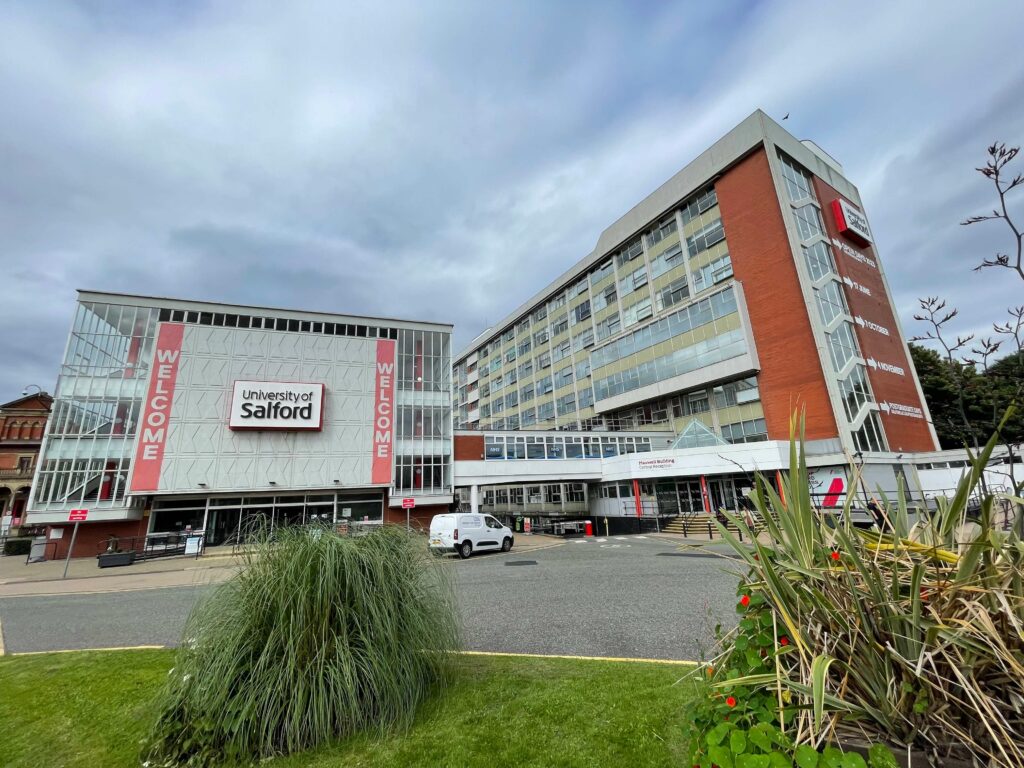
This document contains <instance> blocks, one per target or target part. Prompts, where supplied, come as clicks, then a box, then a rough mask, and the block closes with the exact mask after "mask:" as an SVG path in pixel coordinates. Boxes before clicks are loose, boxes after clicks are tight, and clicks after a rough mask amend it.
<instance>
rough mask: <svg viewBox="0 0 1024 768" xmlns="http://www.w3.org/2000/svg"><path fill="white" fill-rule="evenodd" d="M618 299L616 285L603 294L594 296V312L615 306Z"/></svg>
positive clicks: (606, 289) (605, 290)
mask: <svg viewBox="0 0 1024 768" xmlns="http://www.w3.org/2000/svg"><path fill="white" fill-rule="evenodd" d="M617 299H618V293H617V291H616V287H615V283H612V284H611V285H609V286H608V287H607V288H605V289H604V290H603V291H602V292H601V293H596V294H594V311H595V312H596V311H598V310H601V309H604V308H605V307H609V306H611V305H613V304H615V302H616V300H617Z"/></svg>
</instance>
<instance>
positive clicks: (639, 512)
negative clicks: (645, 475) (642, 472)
mask: <svg viewBox="0 0 1024 768" xmlns="http://www.w3.org/2000/svg"><path fill="white" fill-rule="evenodd" d="M633 498H634V499H636V516H637V517H643V516H644V507H643V504H642V502H641V501H640V481H639V480H634V481H633Z"/></svg>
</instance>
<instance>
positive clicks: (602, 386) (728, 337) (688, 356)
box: [594, 329, 747, 400]
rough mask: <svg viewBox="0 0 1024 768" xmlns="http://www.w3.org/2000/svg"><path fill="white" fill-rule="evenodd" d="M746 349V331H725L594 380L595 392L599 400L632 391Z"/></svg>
mask: <svg viewBox="0 0 1024 768" xmlns="http://www.w3.org/2000/svg"><path fill="white" fill-rule="evenodd" d="M746 351H747V342H746V339H745V338H744V336H743V331H741V330H738V329H737V330H732V331H725V332H723V333H720V334H718V335H716V336H712V337H711V338H709V339H702V340H701V341H698V342H697V343H696V344H691V345H690V346H688V347H683V348H682V349H677V350H674V351H672V352H669V353H668V354H666V355H661V356H660V357H656V358H654V359H653V360H648V361H646V362H644V363H641V364H640V365H637V366H634V367H632V368H629V369H627V370H625V371H620V372H617V373H613V374H610V375H608V376H605V377H604V378H600V379H597V380H595V382H594V396H595V397H596V398H597V399H598V400H604V399H605V398H608V397H613V396H615V395H621V394H623V393H624V392H632V391H633V390H635V389H640V388H641V387H645V386H648V385H650V384H656V383H657V382H659V381H665V380H666V379H671V378H673V377H675V376H680V375H682V374H684V373H689V372H690V371H695V370H697V369H699V368H706V367H707V366H709V365H714V364H715V363H719V362H721V361H723V360H729V359H732V358H734V357H739V356H740V355H743V354H745V353H746Z"/></svg>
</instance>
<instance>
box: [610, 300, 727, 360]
mask: <svg viewBox="0 0 1024 768" xmlns="http://www.w3.org/2000/svg"><path fill="white" fill-rule="evenodd" d="M736 309H737V306H736V293H735V290H734V289H733V288H726V289H725V290H724V291H721V292H720V293H716V294H714V295H713V296H709V297H708V298H706V299H703V300H701V301H698V302H696V303H694V304H690V305H689V306H688V307H685V308H683V309H680V310H679V311H678V312H673V313H672V314H671V315H666V316H665V317H662V318H661V319H659V320H657V321H655V322H653V323H651V324H650V325H647V326H645V327H644V328H641V329H640V330H638V331H635V332H634V333H631V334H629V335H627V336H623V337H622V338H621V339H617V340H615V341H613V342H611V343H609V344H607V345H605V346H603V347H599V348H597V349H595V350H594V351H593V352H592V353H591V355H590V363H591V366H592V367H593V369H594V370H597V369H599V368H603V367H604V366H606V365H610V364H612V363H614V362H616V361H618V360H622V359H623V358H625V357H629V356H630V355H634V354H636V353H638V352H642V351H643V350H645V349H648V348H650V347H653V346H655V345H657V344H660V343H662V342H664V341H668V340H669V339H671V338H674V337H676V336H679V335H680V334H684V333H688V332H689V331H692V330H694V329H695V328H700V327H701V326H704V325H707V324H708V323H711V322H714V321H715V320H718V319H720V318H723V317H725V316H726V315H730V314H732V313H734V312H736Z"/></svg>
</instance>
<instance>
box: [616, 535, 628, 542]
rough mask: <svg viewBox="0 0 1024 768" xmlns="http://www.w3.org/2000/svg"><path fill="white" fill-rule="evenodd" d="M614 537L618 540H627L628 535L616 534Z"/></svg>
mask: <svg viewBox="0 0 1024 768" xmlns="http://www.w3.org/2000/svg"><path fill="white" fill-rule="evenodd" d="M613 538H614V539H615V540H616V541H625V540H626V537H625V536H614V537H613Z"/></svg>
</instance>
